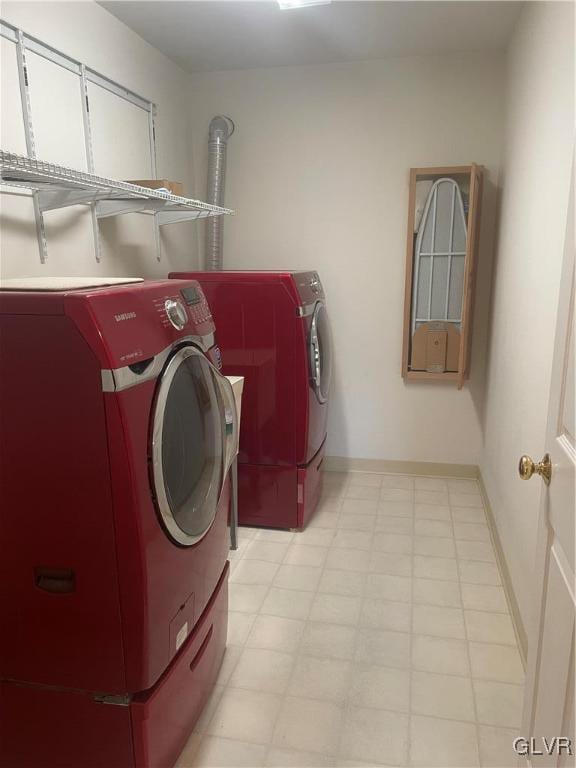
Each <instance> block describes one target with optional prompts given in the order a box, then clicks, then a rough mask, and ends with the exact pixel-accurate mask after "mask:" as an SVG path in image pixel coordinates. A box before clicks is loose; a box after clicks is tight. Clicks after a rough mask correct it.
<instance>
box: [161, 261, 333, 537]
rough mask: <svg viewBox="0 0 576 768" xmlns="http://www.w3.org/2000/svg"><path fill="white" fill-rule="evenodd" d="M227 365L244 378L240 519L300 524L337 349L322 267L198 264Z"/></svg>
mask: <svg viewBox="0 0 576 768" xmlns="http://www.w3.org/2000/svg"><path fill="white" fill-rule="evenodd" d="M170 277H174V278H182V277H188V278H193V279H195V280H198V282H199V283H200V285H201V286H202V288H203V289H204V293H205V294H206V298H207V299H208V303H209V304H210V307H211V309H212V312H213V313H214V318H215V320H216V325H217V327H218V343H219V345H220V348H221V350H222V360H223V364H224V366H223V371H224V372H225V373H227V374H236V375H239V376H244V377H245V382H244V392H243V396H242V425H241V429H240V453H239V457H238V461H239V466H238V470H239V471H238V515H239V521H240V523H242V524H244V525H258V526H270V527H274V528H303V527H304V526H305V525H306V523H307V521H308V520H309V519H310V516H311V515H312V513H313V511H314V509H315V507H316V504H317V502H318V498H319V495H320V477H321V475H320V472H319V468H320V464H321V463H322V458H323V456H324V442H325V439H326V419H327V413H328V394H329V389H330V379H331V372H332V349H331V336H330V327H329V323H328V314H327V311H326V306H325V297H324V291H323V289H322V284H321V282H320V278H319V277H318V273H317V272H234V271H230V272H228V271H226V272H193V273H173V274H171V275H170Z"/></svg>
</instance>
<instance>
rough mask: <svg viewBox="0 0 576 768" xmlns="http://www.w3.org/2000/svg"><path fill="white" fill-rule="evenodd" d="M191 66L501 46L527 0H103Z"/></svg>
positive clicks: (315, 60)
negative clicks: (309, 3) (288, 0)
mask: <svg viewBox="0 0 576 768" xmlns="http://www.w3.org/2000/svg"><path fill="white" fill-rule="evenodd" d="M100 5H102V6H103V7H104V8H106V9H107V10H108V11H110V13H112V14H114V16H116V17H117V18H118V19H120V21H123V22H124V23H125V24H127V25H128V26H129V27H131V28H132V29H133V30H134V31H135V32H137V33H138V34H139V35H140V36H141V37H143V38H144V39H145V40H147V41H148V42H149V43H151V44H152V45H153V46H154V47H156V48H158V49H159V50H161V51H163V53H165V54H166V55H167V56H168V57H169V58H171V59H172V60H173V61H175V62H176V63H177V64H179V65H180V66H181V67H182V68H183V69H185V70H188V71H189V72H205V71H210V70H228V69H252V68H255V67H275V66H288V65H296V64H323V63H330V62H341V61H356V60H361V59H377V58H383V57H385V56H397V55H409V54H438V53H448V52H454V51H480V50H483V51H486V50H502V49H503V48H505V47H506V44H507V41H508V39H509V36H510V34H511V31H512V28H513V26H514V24H515V22H516V18H517V16H518V14H519V12H520V8H521V3H520V2H495V1H490V0H489V1H488V2H477V1H475V0H454V1H452V2H435V0H428V1H426V2H412V1H411V0H399V1H396V2H378V1H377V0H372V1H370V0H369V1H368V2H364V1H363V0H356V1H355V2H347V0H335V1H334V2H332V3H331V4H330V5H319V6H314V7H308V8H298V9H294V10H289V11H282V10H280V8H279V7H278V4H277V3H276V2H274V1H273V0H252V1H251V2H244V0H233V1H232V2H230V1H229V2H220V0H176V1H174V0H101V2H100Z"/></svg>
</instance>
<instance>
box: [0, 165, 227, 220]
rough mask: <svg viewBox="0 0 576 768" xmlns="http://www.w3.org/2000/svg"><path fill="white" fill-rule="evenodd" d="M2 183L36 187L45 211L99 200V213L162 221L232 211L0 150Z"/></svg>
mask: <svg viewBox="0 0 576 768" xmlns="http://www.w3.org/2000/svg"><path fill="white" fill-rule="evenodd" d="M0 183H2V184H6V185H9V186H15V187H24V188H27V189H32V190H36V191H37V192H38V193H39V195H40V208H41V210H42V211H47V210H54V209H57V208H64V207H68V206H70V205H90V204H92V203H97V215H98V216H99V217H106V216H114V215H118V214H121V213H132V212H139V213H154V214H159V215H160V217H161V218H160V223H161V224H163V223H171V222H175V221H185V220H187V219H197V218H205V217H208V216H222V215H226V214H232V213H233V211H232V210H231V209H230V208H222V207H220V206H217V205H210V204H209V203H204V202H202V201H201V200H194V199H192V198H189V197H181V196H180V195H172V194H171V193H169V192H161V191H160V190H158V189H150V188H149V187H141V186H138V185H137V184H129V183H128V182H126V181H117V180H116V179H109V178H106V177H104V176H97V175H95V174H92V173H85V172H84V171H77V170H74V169H73V168H67V167H65V166H62V165H55V164H54V163H46V162H43V161H41V160H36V159H33V158H29V157H25V156H23V155H17V154H14V153H12V152H5V151H4V150H0Z"/></svg>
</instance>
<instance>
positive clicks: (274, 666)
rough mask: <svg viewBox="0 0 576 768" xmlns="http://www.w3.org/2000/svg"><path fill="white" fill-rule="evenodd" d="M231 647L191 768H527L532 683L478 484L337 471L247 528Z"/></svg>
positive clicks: (194, 740)
mask: <svg viewBox="0 0 576 768" xmlns="http://www.w3.org/2000/svg"><path fill="white" fill-rule="evenodd" d="M230 560H231V565H232V569H231V576H230V616H229V630H228V647H227V650H226V654H225V657H224V661H223V664H222V669H221V671H220V676H219V678H218V681H217V684H216V686H215V689H214V691H213V694H212V696H211V698H210V700H209V702H208V704H207V706H206V708H205V710H204V712H203V714H202V716H201V718H200V720H199V722H198V723H197V726H196V730H195V731H194V733H193V734H192V736H191V737H190V739H189V741H188V744H187V745H186V747H185V749H184V751H183V752H182V755H181V756H180V759H179V762H178V766H179V768H193V767H196V766H197V767H198V768H202V767H204V766H206V767H207V766H247V767H250V768H256V767H257V766H277V767H284V766H286V767H288V766H313V767H316V768H320V767H321V766H359V767H361V766H379V765H386V766H430V767H432V766H438V767H441V768H449V766H457V767H458V768H464V766H490V767H492V768H508V766H514V765H516V756H515V755H514V753H513V751H512V741H513V739H514V737H515V736H516V735H518V733H519V728H520V719H521V710H522V697H523V683H524V670H523V666H522V662H521V658H520V655H519V653H518V648H517V644H516V637H515V633H514V628H513V624H512V620H511V617H510V613H509V609H508V604H507V600H506V596H505V593H504V590H503V588H502V579H501V575H500V573H499V570H498V565H497V562H496V557H495V552H494V548H493V544H492V541H491V537H490V531H489V528H488V526H487V521H486V514H485V511H484V508H483V503H482V497H481V495H480V491H479V487H478V484H477V483H476V481H475V480H468V479H452V478H438V477H434V478H432V477H420V476H404V475H389V474H377V473H360V472H350V473H339V472H326V473H325V475H324V481H323V492H322V499H321V502H320V504H319V507H318V509H317V511H316V513H315V515H314V517H313V519H312V520H311V522H310V524H309V526H308V527H307V528H306V530H305V531H303V532H298V533H292V532H289V531H277V530H264V529H253V528H241V529H240V541H239V548H238V550H237V551H236V552H231V556H230Z"/></svg>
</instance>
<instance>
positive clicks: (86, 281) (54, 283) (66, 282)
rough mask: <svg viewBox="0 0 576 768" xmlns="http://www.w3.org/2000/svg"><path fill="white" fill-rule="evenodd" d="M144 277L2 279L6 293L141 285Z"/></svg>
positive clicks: (0, 281)
mask: <svg viewBox="0 0 576 768" xmlns="http://www.w3.org/2000/svg"><path fill="white" fill-rule="evenodd" d="M143 280H144V279H143V278H142V277H9V278H5V279H0V289H2V290H5V291H74V290H79V289H81V288H101V287H102V286H104V285H124V284H125V283H141V282H143Z"/></svg>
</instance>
